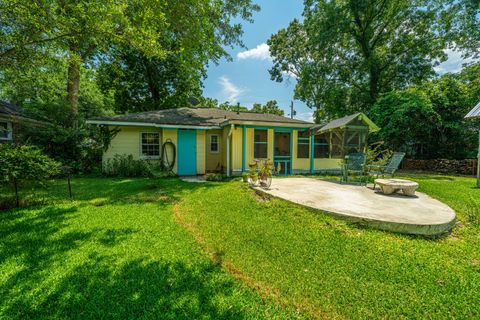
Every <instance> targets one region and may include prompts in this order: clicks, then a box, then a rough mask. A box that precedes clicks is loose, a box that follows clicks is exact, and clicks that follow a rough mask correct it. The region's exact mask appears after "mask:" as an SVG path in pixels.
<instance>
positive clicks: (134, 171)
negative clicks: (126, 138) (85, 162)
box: [103, 154, 154, 178]
mask: <svg viewBox="0 0 480 320" xmlns="http://www.w3.org/2000/svg"><path fill="white" fill-rule="evenodd" d="M103 174H104V175H105V176H107V177H126V178H132V177H148V178H151V177H153V176H154V173H153V165H151V164H150V163H149V162H147V161H145V160H135V159H133V156H132V155H119V154H116V155H115V156H114V157H113V158H112V159H108V160H107V161H105V162H104V164H103Z"/></svg>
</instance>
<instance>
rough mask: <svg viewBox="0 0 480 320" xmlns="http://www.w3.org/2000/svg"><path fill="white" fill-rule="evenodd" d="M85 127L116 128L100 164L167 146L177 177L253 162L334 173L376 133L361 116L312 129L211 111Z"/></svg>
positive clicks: (282, 169) (138, 116) (288, 170)
mask: <svg viewBox="0 0 480 320" xmlns="http://www.w3.org/2000/svg"><path fill="white" fill-rule="evenodd" d="M87 123H89V124H95V125H105V126H109V127H112V128H118V129H120V131H119V133H118V134H117V135H116V136H115V137H114V138H113V139H112V141H111V144H110V146H109V148H108V150H107V151H106V152H105V153H104V155H103V160H104V161H105V160H107V159H110V158H113V157H114V156H115V155H116V154H120V155H121V154H127V155H132V156H133V157H134V158H135V159H148V160H159V159H160V158H161V155H162V149H164V148H163V145H164V144H165V143H166V142H172V143H173V144H174V145H175V149H176V157H175V163H174V166H173V171H174V172H175V173H177V174H179V175H197V174H205V173H207V172H224V173H226V174H228V175H230V174H232V175H239V174H241V173H242V172H245V171H248V170H249V163H251V162H253V160H254V159H272V160H273V161H274V163H275V167H276V168H278V169H279V173H280V174H292V173H314V172H318V171H321V170H325V169H340V165H341V161H342V159H343V158H344V156H345V152H347V150H351V148H350V146H353V144H354V143H355V144H356V146H357V149H358V150H360V149H361V150H363V149H364V148H365V143H366V136H365V135H359V134H358V132H368V131H369V129H370V128H371V129H373V130H375V129H378V128H376V126H375V125H374V124H373V123H372V122H371V121H370V120H369V119H368V118H367V117H366V116H364V115H363V114H356V115H352V116H350V118H348V119H344V120H342V121H340V122H335V123H330V124H327V125H325V126H321V127H318V126H315V125H314V124H313V123H310V122H306V121H302V120H297V119H290V118H287V117H282V116H278V115H272V114H262V113H253V112H234V111H225V110H221V109H216V108H179V109H168V110H159V111H150V112H143V113H135V114H128V115H117V116H113V117H108V118H94V119H90V120H88V121H87ZM359 127H362V128H359ZM323 128H326V129H323ZM347 128H348V130H353V129H355V130H356V131H355V134H356V138H347V134H343V135H342V137H344V138H342V139H343V140H341V141H340V140H338V139H339V138H338V137H337V134H338V133H339V132H347V131H346V130H347ZM360 129H361V130H360ZM312 130H313V131H312ZM362 130H363V131H362ZM348 132H350V131H348ZM349 134H350V133H349ZM345 139H346V140H345ZM344 142H347V143H348V145H349V146H348V148H345V147H344V145H343V144H344ZM168 158H169V159H172V158H173V155H172V154H170V155H169V156H168Z"/></svg>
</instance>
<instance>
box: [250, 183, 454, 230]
mask: <svg viewBox="0 0 480 320" xmlns="http://www.w3.org/2000/svg"><path fill="white" fill-rule="evenodd" d="M257 190H259V191H262V192H265V193H268V194H270V195H272V196H275V197H279V198H282V199H285V200H288V201H291V202H295V203H298V204H300V205H304V206H307V207H310V208H314V209H318V210H322V211H325V212H327V213H330V214H333V215H335V216H338V217H340V218H344V219H348V220H350V221H354V222H359V223H361V224H365V225H367V226H371V227H374V228H378V229H382V230H388V231H393V232H400V233H409V234H419V235H426V236H434V235H440V234H443V233H446V232H448V231H449V230H450V229H451V228H452V226H453V225H454V224H455V211H453V210H452V209H451V208H450V207H449V206H447V205H446V204H444V203H442V202H440V201H438V200H435V199H433V198H431V197H429V196H427V195H426V194H423V193H420V192H417V193H416V196H415V197H407V196H404V195H401V194H394V195H383V194H382V193H380V192H379V191H378V190H376V191H374V190H372V189H371V188H366V187H362V186H353V185H345V184H340V183H336V182H330V181H324V180H317V179H311V178H285V179H274V180H273V183H272V186H271V188H270V190H263V189H260V188H257Z"/></svg>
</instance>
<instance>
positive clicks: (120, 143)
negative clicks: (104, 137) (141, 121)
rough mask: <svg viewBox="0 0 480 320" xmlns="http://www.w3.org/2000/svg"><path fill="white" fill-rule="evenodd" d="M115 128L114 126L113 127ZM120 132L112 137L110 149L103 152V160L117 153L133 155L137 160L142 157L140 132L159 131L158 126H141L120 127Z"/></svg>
mask: <svg viewBox="0 0 480 320" xmlns="http://www.w3.org/2000/svg"><path fill="white" fill-rule="evenodd" d="M112 128H114V127H112ZM119 128H120V132H118V134H117V135H116V136H115V137H114V138H113V139H112V142H111V143H110V146H109V147H108V150H107V151H106V152H105V153H104V154H103V161H105V160H107V159H111V158H113V157H114V156H115V155H116V154H119V155H132V156H133V158H134V159H135V160H138V159H140V139H141V137H140V133H142V132H158V133H160V141H161V139H162V138H161V136H162V134H161V130H160V129H157V128H139V127H125V126H122V127H119Z"/></svg>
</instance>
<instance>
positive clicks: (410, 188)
mask: <svg viewBox="0 0 480 320" xmlns="http://www.w3.org/2000/svg"><path fill="white" fill-rule="evenodd" d="M375 184H378V185H379V186H380V189H381V190H382V192H383V193H384V194H392V193H395V192H397V191H400V190H402V193H403V194H404V195H406V196H414V195H415V190H417V188H418V183H416V182H415V181H410V180H402V179H375Z"/></svg>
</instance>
